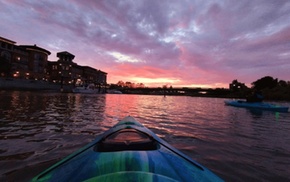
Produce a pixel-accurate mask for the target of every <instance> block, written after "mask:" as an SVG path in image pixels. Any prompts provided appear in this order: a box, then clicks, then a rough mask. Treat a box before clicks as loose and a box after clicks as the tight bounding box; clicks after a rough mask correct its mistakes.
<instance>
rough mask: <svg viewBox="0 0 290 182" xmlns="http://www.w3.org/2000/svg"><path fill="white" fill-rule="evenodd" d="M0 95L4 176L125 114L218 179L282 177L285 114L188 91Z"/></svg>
mask: <svg viewBox="0 0 290 182" xmlns="http://www.w3.org/2000/svg"><path fill="white" fill-rule="evenodd" d="M0 100H1V101H2V102H3V104H1V105H0V146H1V148H0V165H1V166H5V168H0V174H6V176H8V178H9V179H14V180H15V178H16V177H17V176H21V178H22V179H24V178H28V177H29V176H27V174H32V173H24V172H23V171H24V169H25V168H26V167H27V166H28V167H29V169H32V171H35V173H36V172H37V170H36V169H40V168H41V167H40V166H42V168H45V167H48V164H50V163H52V161H54V162H55V161H57V160H59V159H60V158H62V157H64V156H66V155H68V154H70V153H71V152H73V151H75V150H77V149H78V148H80V147H82V146H83V145H84V144H86V143H88V142H90V141H91V140H93V139H94V138H95V136H96V135H97V134H100V133H102V132H103V131H105V130H107V129H108V128H110V127H111V126H113V125H114V124H116V122H117V121H118V120H120V119H122V118H123V117H125V116H127V115H131V116H133V117H135V118H136V119H137V120H138V121H140V122H141V123H142V124H144V125H145V126H147V127H148V128H150V129H151V130H152V131H153V132H155V133H156V134H157V135H158V136H159V137H161V138H163V139H165V140H167V141H168V142H169V143H170V144H172V145H173V146H175V147H176V148H178V149H180V150H182V151H183V152H184V153H186V154H187V155H188V156H190V157H192V158H194V159H195V160H198V161H199V162H201V163H202V164H204V165H205V166H207V167H209V168H210V169H212V170H213V171H214V172H216V173H218V174H219V175H220V176H221V177H223V178H225V179H226V181H239V180H240V179H243V178H244V179H249V180H261V178H262V179H263V180H265V181H267V179H270V177H272V178H271V179H276V180H283V179H285V178H286V177H287V173H286V172H285V171H283V170H281V169H286V168H287V166H289V165H290V162H289V161H288V162H287V159H289V157H290V156H289V151H290V148H289V145H287V144H288V143H289V142H290V136H289V134H288V131H289V130H290V116H289V113H281V114H279V115H278V114H277V113H273V112H262V113H260V112H259V113H256V112H252V111H249V110H247V109H243V108H235V107H227V106H225V105H224V102H223V99H215V98H194V97H169V96H168V97H163V96H145V95H124V94H122V95H113V94H112V95H82V94H60V93H39V92H3V91H1V92H0ZM276 121H279V122H276ZM15 143H17V145H15ZM273 165H274V166H275V169H273ZM237 169H242V170H237ZM253 170H254V171H255V172H254V173H253ZM32 175H33V174H32ZM261 176H262V177H261ZM285 176H286V177H285Z"/></svg>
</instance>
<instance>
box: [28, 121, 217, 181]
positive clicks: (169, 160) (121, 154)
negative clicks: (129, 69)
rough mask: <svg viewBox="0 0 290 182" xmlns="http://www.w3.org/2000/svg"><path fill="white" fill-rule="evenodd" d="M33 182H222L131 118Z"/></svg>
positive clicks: (49, 169) (46, 171) (121, 122)
mask: <svg viewBox="0 0 290 182" xmlns="http://www.w3.org/2000/svg"><path fill="white" fill-rule="evenodd" d="M32 181H222V180H221V179H220V178H219V177H218V176H216V175H215V174H214V173H212V172H211V171H209V170H208V169H207V168H205V167H203V166H202V165H200V164H198V163H197V162H195V161H193V160H192V159H190V158H189V157H187V156H186V155H184V154H182V153H181V152H180V151H178V150H177V149H175V148H173V147H172V146H170V145H169V144H168V143H166V142H165V141H164V140H162V139H160V138H159V137H158V136H157V135H155V134H154V133H153V132H152V131H151V130H149V129H148V128H146V127H144V126H143V125H142V124H140V123H139V122H137V121H136V120H135V119H134V118H132V117H130V116H128V117H126V118H124V119H123V120H122V121H120V122H119V123H117V124H116V125H115V126H114V127H112V128H111V129H110V130H108V131H106V132H105V133H103V134H102V135H100V136H98V137H97V138H96V139H95V140H94V141H93V142H91V143H90V144H88V145H87V146H85V147H84V148H82V149H80V150H78V151H77V152H75V153H73V154H71V155H69V156H68V157H66V158H65V159H63V160H61V161H60V162H58V163H56V164H55V165H53V166H52V167H50V168H48V169H47V170H45V171H44V172H42V173H41V174H39V175H38V176H36V177H35V178H34V179H33V180H32Z"/></svg>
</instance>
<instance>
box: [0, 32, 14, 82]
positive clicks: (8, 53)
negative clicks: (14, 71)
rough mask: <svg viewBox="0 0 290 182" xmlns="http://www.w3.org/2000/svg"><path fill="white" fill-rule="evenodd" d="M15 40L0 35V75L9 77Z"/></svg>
mask: <svg viewBox="0 0 290 182" xmlns="http://www.w3.org/2000/svg"><path fill="white" fill-rule="evenodd" d="M15 44H16V42H14V41H12V40H9V39H6V38H4V37H0V64H1V66H0V75H1V77H10V76H11V75H10V71H11V62H12V57H13V50H14V45H15Z"/></svg>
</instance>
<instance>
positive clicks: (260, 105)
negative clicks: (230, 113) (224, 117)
mask: <svg viewBox="0 0 290 182" xmlns="http://www.w3.org/2000/svg"><path fill="white" fill-rule="evenodd" d="M225 104H226V105H230V106H235V107H244V108H250V109H262V110H268V111H275V112H288V109H289V107H286V106H278V105H274V104H270V103H264V102H247V101H243V100H226V101H225Z"/></svg>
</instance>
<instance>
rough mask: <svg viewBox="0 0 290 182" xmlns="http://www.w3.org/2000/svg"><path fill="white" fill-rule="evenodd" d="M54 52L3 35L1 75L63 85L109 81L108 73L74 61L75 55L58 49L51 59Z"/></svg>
mask: <svg viewBox="0 0 290 182" xmlns="http://www.w3.org/2000/svg"><path fill="white" fill-rule="evenodd" d="M50 54H51V53H50V52H49V51H48V50H46V49H44V48H41V47H38V46H37V45H36V44H35V45H16V42H15V41H12V40H9V39H7V38H3V37H0V76H1V77H6V78H15V79H31V80H41V81H48V82H53V83H59V84H63V85H87V84H90V83H93V84H95V85H99V86H100V87H101V86H105V85H106V84H107V73H105V72H103V71H101V70H97V69H95V68H92V67H89V66H80V65H78V64H76V63H74V62H73V59H74V58H75V55H73V54H71V53H69V52H67V51H63V52H58V53H57V57H58V58H59V59H58V60H57V61H48V56H49V55H50Z"/></svg>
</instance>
